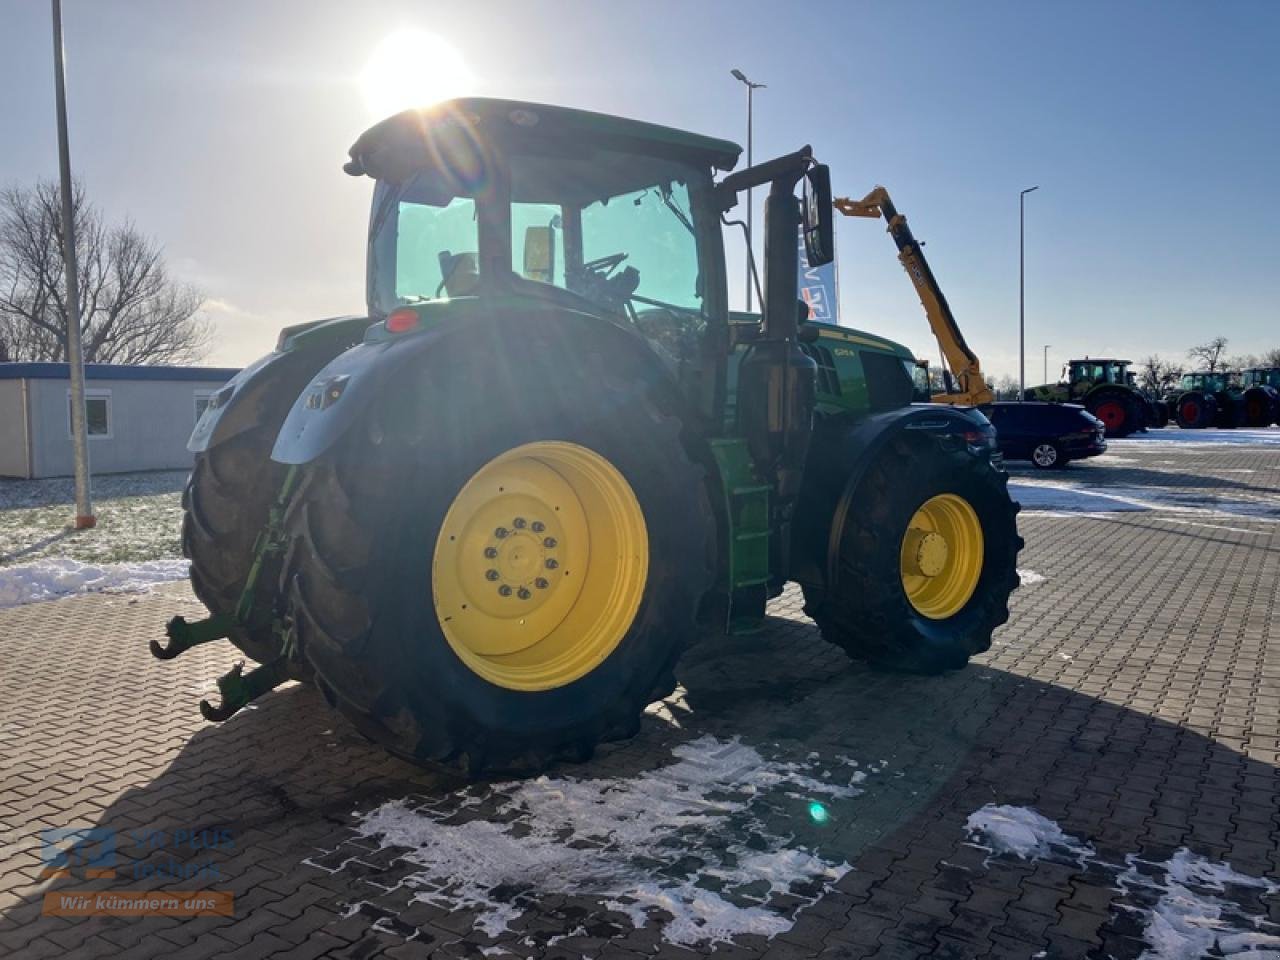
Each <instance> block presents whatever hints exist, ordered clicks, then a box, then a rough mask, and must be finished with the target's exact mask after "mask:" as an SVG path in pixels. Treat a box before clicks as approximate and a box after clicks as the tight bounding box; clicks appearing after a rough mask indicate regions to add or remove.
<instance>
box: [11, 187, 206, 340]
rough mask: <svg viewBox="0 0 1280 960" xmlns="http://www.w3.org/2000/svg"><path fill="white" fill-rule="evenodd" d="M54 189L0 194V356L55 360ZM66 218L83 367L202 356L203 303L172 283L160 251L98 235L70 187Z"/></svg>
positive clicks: (60, 320) (62, 293) (60, 316)
mask: <svg viewBox="0 0 1280 960" xmlns="http://www.w3.org/2000/svg"><path fill="white" fill-rule="evenodd" d="M60 205H61V198H60V193H59V190H58V187H57V185H55V184H53V183H48V182H44V181H41V182H39V183H37V184H36V185H35V186H34V187H9V188H6V189H4V190H0V351H3V353H5V354H7V356H8V357H9V359H11V360H59V361H60V360H65V359H66V357H67V348H66V338H67V304H66V286H65V280H64V277H65V272H64V269H63V257H62V219H61V209H60ZM72 209H73V217H74V222H75V231H76V254H77V259H78V260H79V281H80V284H79V286H80V299H81V303H80V327H81V332H82V337H83V341H84V359H85V362H86V363H192V362H194V361H196V360H199V359H200V358H201V357H202V356H203V355H204V354H205V353H206V352H207V350H208V346H209V336H210V331H209V327H208V324H207V322H206V321H205V320H204V319H203V318H201V317H200V316H199V315H198V311H199V309H200V305H201V303H202V302H203V298H202V297H201V296H200V294H199V293H198V292H197V291H196V290H195V289H194V288H192V287H190V286H187V285H185V284H180V283H177V282H175V281H173V280H172V279H171V278H170V277H169V275H168V271H167V270H166V268H165V263H164V257H163V255H162V252H161V249H160V246H159V245H158V244H156V243H155V242H154V241H152V240H150V239H149V238H147V237H145V236H144V235H143V234H142V233H140V232H139V231H138V229H137V228H136V227H135V226H134V225H133V224H132V223H130V222H128V221H126V222H124V223H122V224H119V225H118V226H108V225H107V224H106V223H104V221H103V218H102V215H101V214H100V213H99V211H98V210H97V209H96V208H95V207H93V205H92V204H90V203H89V202H88V201H87V200H86V199H85V196H84V191H83V189H82V188H81V186H80V185H79V184H76V185H75V187H74V188H73V191H72Z"/></svg>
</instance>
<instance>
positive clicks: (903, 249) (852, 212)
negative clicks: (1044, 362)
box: [833, 187, 995, 406]
mask: <svg viewBox="0 0 1280 960" xmlns="http://www.w3.org/2000/svg"><path fill="white" fill-rule="evenodd" d="M833 203H834V205H835V208H836V209H837V210H839V211H840V212H841V213H843V214H844V215H845V216H846V217H870V218H872V219H877V218H879V217H884V219H885V222H886V223H887V224H888V225H889V235H890V236H891V237H893V242H894V243H895V244H896V245H897V247H898V260H899V261H900V262H901V263H902V266H903V269H905V270H906V271H907V276H908V277H910V278H911V283H912V285H913V286H914V287H915V288H916V293H917V295H919V297H920V304H921V305H922V306H923V307H924V312H925V315H926V316H927V317H928V318H929V326H930V327H931V328H933V335H934V336H935V337H937V338H938V345H939V346H940V347H941V348H942V355H943V356H944V357H946V359H947V366H949V367H950V368H951V373H952V376H953V377H954V378H955V380H956V383H957V385H958V386H959V388H960V392H959V393H938V394H934V395H933V401H934V403H958V404H965V405H968V406H977V405H978V404H980V403H990V402H991V401H992V400H994V399H995V397H994V396H993V395H992V393H991V390H990V388H988V387H987V381H986V380H985V379H984V378H983V376H982V367H981V365H980V364H979V363H978V356H977V354H975V353H974V352H973V351H972V350H971V349H970V348H969V345H968V344H967V343H965V341H964V334H962V333H961V332H960V327H959V325H957V324H956V318H955V316H954V315H953V314H952V313H951V306H950V305H949V304H948V303H947V298H946V297H945V296H944V295H943V293H942V288H941V287H939V286H938V281H937V280H936V279H934V276H933V271H932V270H930V269H929V263H928V261H927V260H925V258H924V251H923V250H922V249H920V244H919V243H918V242H916V238H915V237H914V236H912V234H911V228H910V227H908V226H907V218H906V217H904V216H903V215H902V214H900V213H899V212H898V211H897V209H896V208H895V207H894V205H893V201H892V200H890V199H889V191H887V190H886V189H885V188H884V187H876V188H875V189H874V190H872V191H871V192H870V193H868V194H867V195H866V196H865V197H863V198H862V199H861V200H852V199H850V198H848V197H836V198H835V200H834V201H833Z"/></svg>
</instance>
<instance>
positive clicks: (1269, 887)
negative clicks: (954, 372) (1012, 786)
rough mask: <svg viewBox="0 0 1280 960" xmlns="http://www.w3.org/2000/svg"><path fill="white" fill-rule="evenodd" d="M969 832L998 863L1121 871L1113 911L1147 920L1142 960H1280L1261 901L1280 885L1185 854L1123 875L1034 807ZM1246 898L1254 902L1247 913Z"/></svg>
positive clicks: (1002, 813) (1134, 863)
mask: <svg viewBox="0 0 1280 960" xmlns="http://www.w3.org/2000/svg"><path fill="white" fill-rule="evenodd" d="M967 826H968V830H969V834H970V837H971V840H972V841H973V842H975V843H976V844H977V845H978V846H980V847H981V848H982V849H984V850H987V851H988V852H989V853H990V854H991V855H992V856H993V857H994V856H1000V855H1009V856H1016V857H1018V858H1019V859H1021V860H1048V861H1050V862H1055V863H1067V864H1069V865H1075V866H1077V867H1079V868H1080V869H1081V870H1082V871H1083V870H1084V869H1085V868H1086V867H1087V866H1089V865H1090V864H1092V865H1095V866H1100V867H1103V868H1106V869H1109V870H1114V871H1116V872H1117V874H1118V876H1117V877H1116V887H1115V888H1114V889H1115V892H1116V894H1117V899H1116V901H1115V902H1114V903H1113V907H1114V908H1115V909H1118V910H1124V911H1126V912H1129V913H1132V914H1134V915H1135V916H1137V917H1138V918H1139V919H1140V921H1141V923H1142V933H1141V937H1142V940H1143V942H1144V943H1145V944H1146V946H1147V949H1146V950H1144V951H1143V953H1142V958H1141V960H1198V958H1200V957H1205V956H1210V955H1212V956H1221V957H1226V958H1239V960H1263V958H1275V957H1280V925H1277V924H1274V923H1271V922H1270V921H1269V920H1267V918H1266V909H1265V905H1263V904H1261V899H1262V898H1264V897H1274V896H1276V895H1277V894H1280V883H1277V882H1275V881H1273V880H1269V879H1267V878H1265V877H1252V876H1249V875H1247V874H1243V873H1239V872H1238V871H1236V870H1233V869H1232V868H1231V865H1230V864H1228V863H1219V862H1216V861H1211V860H1209V859H1207V858H1206V857H1202V856H1200V855H1199V854H1196V853H1193V852H1192V851H1190V850H1188V849H1187V848H1186V847H1183V848H1181V849H1179V850H1178V851H1177V852H1175V853H1174V854H1173V856H1172V857H1170V858H1169V859H1168V860H1165V861H1154V860H1144V859H1142V858H1140V857H1137V856H1135V855H1133V854H1129V855H1128V856H1126V857H1125V863H1124V867H1123V868H1121V867H1119V866H1116V865H1112V864H1108V863H1105V862H1104V861H1102V860H1101V859H1100V858H1098V857H1097V855H1096V853H1095V851H1094V849H1093V847H1091V846H1090V845H1089V844H1087V843H1085V842H1084V841H1082V840H1079V839H1078V838H1076V837H1072V836H1071V835H1069V834H1067V833H1065V832H1064V831H1063V830H1062V828H1061V827H1059V826H1058V824H1056V823H1054V822H1053V821H1052V820H1050V819H1048V818H1047V817H1045V816H1043V815H1041V814H1040V813H1037V812H1036V811H1035V810H1031V809H1029V808H1027V807H1014V806H1007V805H995V804H987V805H986V806H984V807H982V808H981V809H980V810H978V811H976V812H975V813H973V814H971V815H970V816H969V819H968V824H967ZM1246 898H1248V899H1251V900H1252V901H1253V902H1252V903H1251V904H1250V905H1246V904H1245V903H1243V902H1242V901H1244V900H1245V899H1246ZM1259 907H1261V908H1262V909H1261V910H1259ZM1251 910H1253V911H1257V912H1251ZM1214 951H1216V952H1214Z"/></svg>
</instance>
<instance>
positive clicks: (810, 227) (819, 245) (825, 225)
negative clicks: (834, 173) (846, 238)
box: [804, 163, 836, 267]
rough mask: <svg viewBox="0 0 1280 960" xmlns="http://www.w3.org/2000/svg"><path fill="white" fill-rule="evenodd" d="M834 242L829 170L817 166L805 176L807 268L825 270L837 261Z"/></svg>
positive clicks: (833, 213) (819, 165)
mask: <svg viewBox="0 0 1280 960" xmlns="http://www.w3.org/2000/svg"><path fill="white" fill-rule="evenodd" d="M835 239H836V238H835V210H834V208H833V207H832V205H831V168H830V167H828V166H827V165H826V164H823V163H820V164H817V165H816V166H813V167H810V168H809V172H808V173H806V174H805V175H804V252H805V256H806V257H807V258H808V261H809V266H811V267H822V266H826V265H827V264H828V263H830V262H831V261H832V260H834V259H835V258H836V249H835Z"/></svg>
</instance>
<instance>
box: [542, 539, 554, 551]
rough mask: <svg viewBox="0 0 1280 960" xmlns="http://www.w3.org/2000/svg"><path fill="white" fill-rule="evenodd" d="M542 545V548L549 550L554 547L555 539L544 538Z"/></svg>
mask: <svg viewBox="0 0 1280 960" xmlns="http://www.w3.org/2000/svg"><path fill="white" fill-rule="evenodd" d="M542 545H543V546H544V547H546V548H547V549H548V550H550V549H551V548H552V547H554V546H555V545H556V538H555V537H546V538H544V539H543V541H542Z"/></svg>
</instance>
